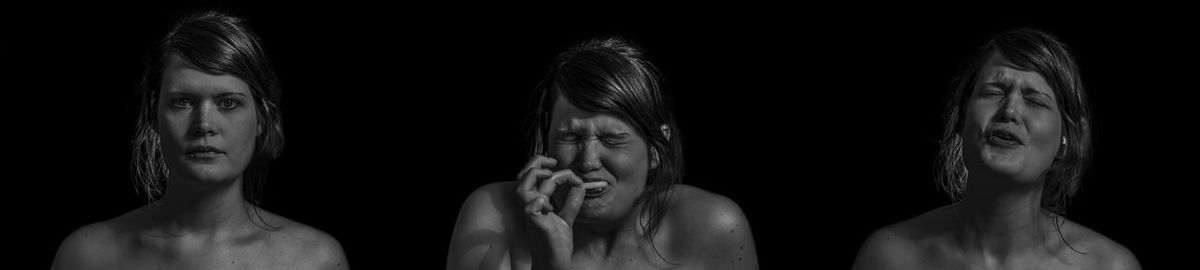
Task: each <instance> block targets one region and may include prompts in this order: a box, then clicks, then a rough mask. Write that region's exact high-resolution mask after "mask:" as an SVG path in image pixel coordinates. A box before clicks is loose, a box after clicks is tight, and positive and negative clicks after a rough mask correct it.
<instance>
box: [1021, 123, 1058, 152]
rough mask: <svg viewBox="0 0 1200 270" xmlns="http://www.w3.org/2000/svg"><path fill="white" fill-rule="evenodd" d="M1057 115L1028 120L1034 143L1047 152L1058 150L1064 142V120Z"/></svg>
mask: <svg viewBox="0 0 1200 270" xmlns="http://www.w3.org/2000/svg"><path fill="white" fill-rule="evenodd" d="M1057 117H1058V116H1056V115H1053V116H1045V117H1038V118H1033V119H1031V120H1029V121H1028V122H1027V123H1028V125H1029V134H1030V137H1032V138H1031V139H1032V140H1033V143H1034V144H1035V145H1038V146H1039V148H1041V149H1043V150H1044V151H1046V152H1056V151H1057V150H1058V147H1059V144H1061V143H1062V123H1061V122H1062V121H1061V120H1059V119H1058V118H1057Z"/></svg>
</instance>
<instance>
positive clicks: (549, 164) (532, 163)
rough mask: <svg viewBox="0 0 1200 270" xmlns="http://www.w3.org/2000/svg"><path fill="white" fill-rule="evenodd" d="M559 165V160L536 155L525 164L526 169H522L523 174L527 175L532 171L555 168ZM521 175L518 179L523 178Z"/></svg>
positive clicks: (518, 175) (519, 174)
mask: <svg viewBox="0 0 1200 270" xmlns="http://www.w3.org/2000/svg"><path fill="white" fill-rule="evenodd" d="M557 164H558V160H556V159H554V158H551V157H547V156H543V155H535V156H533V157H532V158H530V159H529V162H526V163H525V167H522V168H523V169H521V173H525V172H527V171H529V170H531V169H541V168H553V167H554V165H557ZM521 173H518V174H517V177H518V178H520V177H521Z"/></svg>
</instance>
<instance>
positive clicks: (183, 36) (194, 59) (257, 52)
mask: <svg viewBox="0 0 1200 270" xmlns="http://www.w3.org/2000/svg"><path fill="white" fill-rule="evenodd" d="M172 55H178V56H179V57H180V58H182V59H183V60H186V61H187V62H188V63H190V64H192V65H193V66H195V67H196V68H197V69H199V70H200V71H203V72H205V73H209V74H218V75H231V76H234V77H237V78H238V79H241V80H242V81H244V82H245V83H246V84H247V85H249V86H250V93H251V96H253V98H254V103H255V105H256V106H255V107H256V108H257V115H258V122H259V124H260V125H261V126H262V127H263V133H262V135H260V136H258V138H257V139H256V141H255V144H254V146H255V149H254V155H253V157H252V158H251V160H250V164H249V165H248V166H247V167H246V171H245V173H244V174H243V177H242V187H243V196H244V197H245V199H246V200H247V201H249V202H251V203H252V204H255V205H259V204H261V193H262V186H263V182H264V181H266V177H267V169H268V167H269V165H270V163H271V162H272V161H274V160H275V159H276V158H278V157H279V155H280V153H281V152H282V151H283V123H282V120H283V119H282V113H281V109H280V105H279V104H280V101H281V96H282V90H281V89H280V87H279V79H278V78H277V77H276V76H275V71H274V70H273V69H272V68H271V64H270V63H269V62H268V61H267V54H266V53H265V52H264V51H263V47H262V42H261V41H260V40H259V37H258V35H256V34H255V33H254V31H252V30H251V29H250V28H249V27H248V26H247V25H246V23H245V21H244V20H243V19H240V18H237V17H234V16H231V15H228V14H225V13H222V12H218V11H204V12H199V13H195V14H192V15H190V16H187V17H185V18H184V19H182V20H180V21H179V22H178V23H177V24H175V26H174V27H173V28H172V29H171V30H170V32H168V33H167V35H166V36H165V37H163V39H162V40H161V42H160V43H159V44H158V46H157V48H156V49H155V50H154V52H153V54H152V55H151V56H150V57H149V58H148V59H147V63H146V70H145V72H144V73H143V76H142V81H141V83H140V84H139V86H138V94H137V96H138V98H139V99H140V106H139V108H138V114H137V123H136V125H137V131H136V133H135V134H134V138H133V162H132V164H131V169H132V171H133V175H134V178H135V181H136V183H137V185H138V187H139V190H141V191H142V192H144V193H145V195H146V197H147V199H148V200H150V201H153V200H156V199H158V198H159V197H161V196H162V194H163V192H164V190H165V187H164V184H165V180H166V178H167V175H168V168H167V164H166V162H165V160H164V158H163V156H162V148H161V141H160V140H161V137H160V136H159V134H158V132H157V131H156V130H155V128H156V126H157V124H158V123H157V122H158V96H159V92H160V91H161V88H162V76H163V71H164V69H166V65H167V64H168V63H167V61H169V59H170V57H171V56H172Z"/></svg>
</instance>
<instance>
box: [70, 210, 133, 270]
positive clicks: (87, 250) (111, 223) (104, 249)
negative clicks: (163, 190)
mask: <svg viewBox="0 0 1200 270" xmlns="http://www.w3.org/2000/svg"><path fill="white" fill-rule="evenodd" d="M148 209H149V206H142V207H139V208H138V209H134V210H133V211H129V212H126V213H125V214H122V215H120V216H117V217H114V218H112V219H109V220H105V221H101V222H96V223H92V224H88V225H85V226H83V227H80V228H78V229H75V231H74V232H71V234H70V235H68V236H67V238H66V239H64V240H63V242H62V243H61V244H60V245H59V247H58V251H57V252H56V253H55V255H54V263H53V265H52V266H51V268H52V269H115V268H121V266H120V264H121V263H122V262H123V259H124V258H125V257H126V255H128V254H130V253H132V252H134V250H132V248H131V246H133V245H134V244H132V243H133V242H134V239H135V238H136V237H137V235H138V234H139V233H140V232H141V230H143V229H144V228H145V227H146V226H147V224H148V220H149V219H148V218H147V215H148V214H147V211H148Z"/></svg>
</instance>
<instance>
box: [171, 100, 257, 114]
mask: <svg viewBox="0 0 1200 270" xmlns="http://www.w3.org/2000/svg"><path fill="white" fill-rule="evenodd" d="M170 103H171V106H172V107H174V108H176V109H190V108H192V107H194V106H195V105H196V101H195V100H194V99H193V98H190V97H177V98H173V99H171V101H170ZM216 105H217V109H220V110H222V111H230V110H235V109H238V108H241V107H242V106H243V105H245V103H244V102H243V101H241V100H239V99H236V98H220V99H217V101H216Z"/></svg>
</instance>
